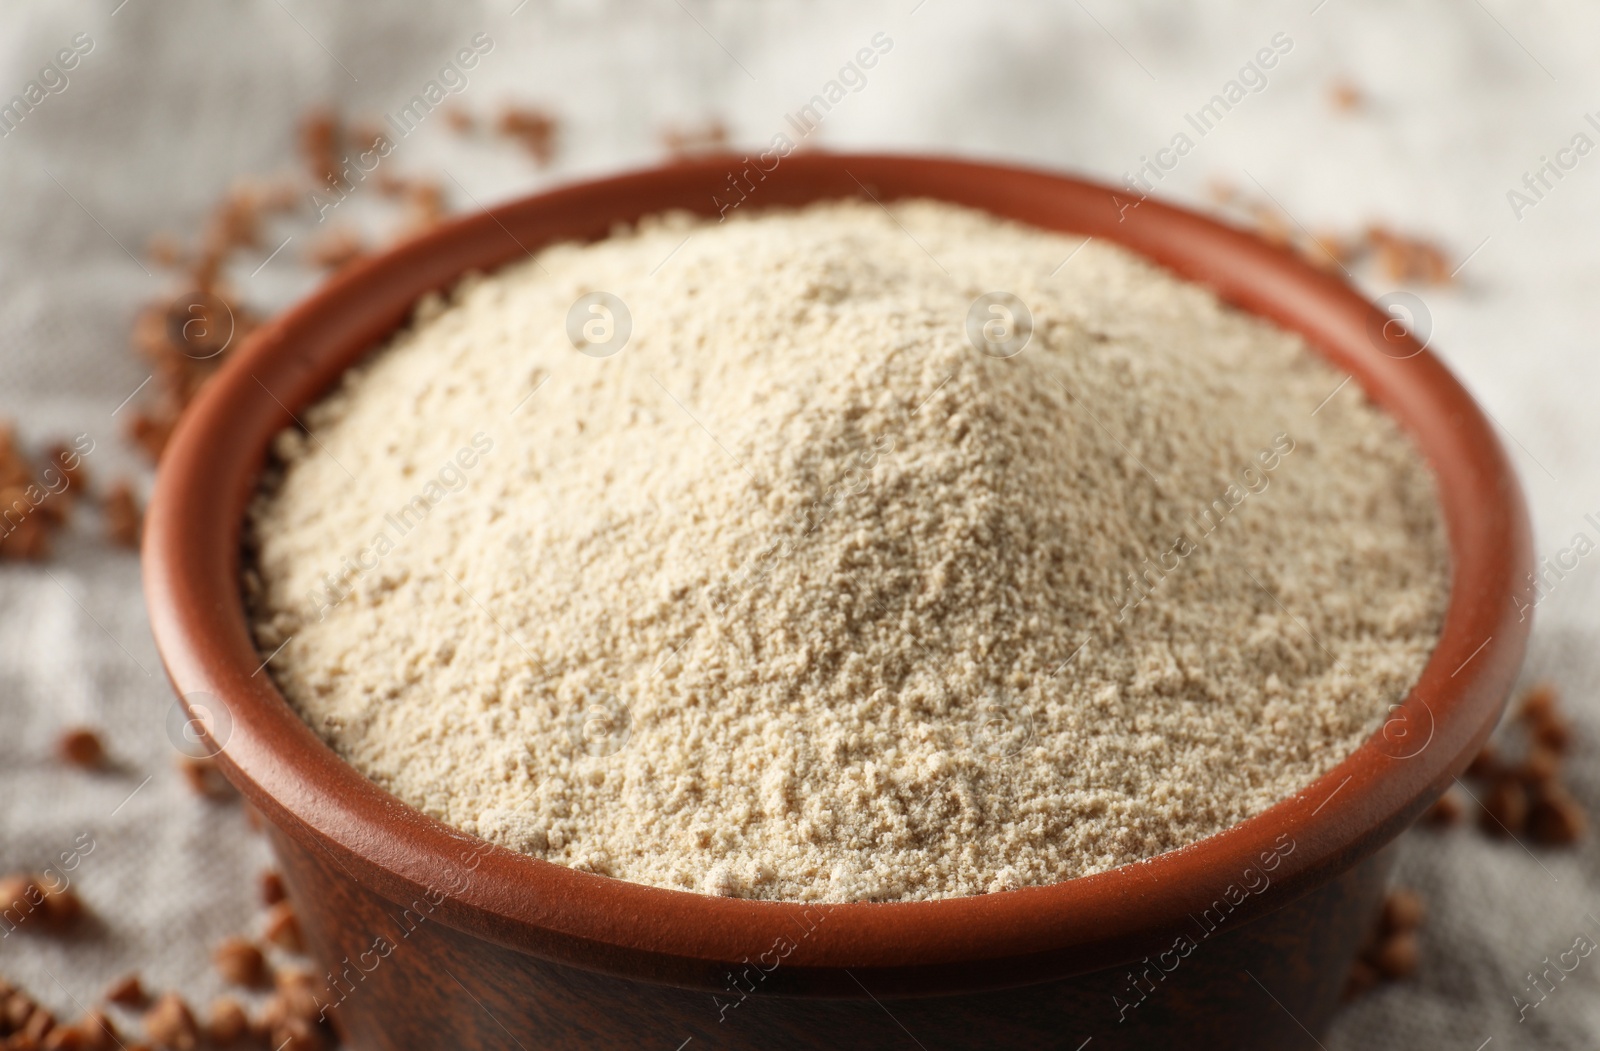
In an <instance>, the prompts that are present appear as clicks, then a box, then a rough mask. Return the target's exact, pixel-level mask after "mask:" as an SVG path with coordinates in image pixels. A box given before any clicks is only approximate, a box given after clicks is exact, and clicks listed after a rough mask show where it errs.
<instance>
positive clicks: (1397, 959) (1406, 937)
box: [1372, 931, 1421, 979]
mask: <svg viewBox="0 0 1600 1051" xmlns="http://www.w3.org/2000/svg"><path fill="white" fill-rule="evenodd" d="M1420 956H1421V950H1420V947H1419V946H1418V944H1417V936H1416V934H1415V932H1413V931H1401V932H1399V933H1396V934H1394V935H1391V936H1390V937H1388V938H1385V939H1384V940H1383V941H1382V942H1380V943H1379V945H1378V948H1377V951H1376V952H1374V953H1373V954H1372V965H1373V966H1374V967H1376V968H1377V969H1378V971H1379V973H1380V974H1382V975H1383V976H1384V977H1385V978H1390V979H1393V978H1405V977H1407V976H1408V975H1410V974H1413V973H1414V972H1415V971H1416V969H1417V961H1418V959H1419V958H1420Z"/></svg>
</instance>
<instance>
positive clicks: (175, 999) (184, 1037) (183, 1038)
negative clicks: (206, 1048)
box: [144, 993, 200, 1051]
mask: <svg viewBox="0 0 1600 1051" xmlns="http://www.w3.org/2000/svg"><path fill="white" fill-rule="evenodd" d="M144 1031H145V1035H146V1036H148V1037H150V1039H152V1040H154V1041H155V1042H156V1043H158V1044H161V1045H162V1046H164V1047H168V1048H171V1049H172V1051H194V1049H195V1048H196V1047H198V1046H199V1044H200V1027H199V1026H197V1025H196V1024H195V1020H194V1015H193V1014H191V1013H190V1011H189V1005H188V1004H186V1003H184V1002H183V997H181V996H179V995H178V994H177V993H162V994H161V995H160V996H159V997H157V998H156V1002H155V1003H154V1004H152V1005H151V1007H150V1009H149V1010H148V1011H146V1012H145V1013H144Z"/></svg>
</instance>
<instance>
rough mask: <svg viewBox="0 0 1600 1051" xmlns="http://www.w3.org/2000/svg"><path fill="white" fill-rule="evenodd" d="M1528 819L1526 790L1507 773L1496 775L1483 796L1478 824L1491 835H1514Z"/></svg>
mask: <svg viewBox="0 0 1600 1051" xmlns="http://www.w3.org/2000/svg"><path fill="white" fill-rule="evenodd" d="M1527 820H1528V790H1527V789H1526V788H1524V787H1523V786H1522V782H1520V781H1518V780H1517V779H1516V778H1515V777H1511V776H1509V775H1501V776H1499V777H1497V778H1496V779H1495V781H1494V784H1493V785H1491V786H1490V788H1489V791H1488V792H1487V793H1485V795H1484V797H1483V813H1482V814H1481V815H1480V816H1479V819H1478V824H1479V826H1480V827H1482V828H1483V830H1484V831H1485V832H1487V833H1489V834H1490V835H1492V836H1515V835H1516V834H1517V833H1519V832H1521V831H1522V828H1523V825H1524V824H1525V823H1526V822H1527Z"/></svg>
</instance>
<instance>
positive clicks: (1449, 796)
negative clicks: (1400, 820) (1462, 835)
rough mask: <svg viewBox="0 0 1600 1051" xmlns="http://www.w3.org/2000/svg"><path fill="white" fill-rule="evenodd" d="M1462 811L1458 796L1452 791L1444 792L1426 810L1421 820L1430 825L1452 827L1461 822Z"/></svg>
mask: <svg viewBox="0 0 1600 1051" xmlns="http://www.w3.org/2000/svg"><path fill="white" fill-rule="evenodd" d="M1464 809H1465V808H1464V807H1463V806H1462V805H1461V798H1460V797H1459V796H1457V795H1456V794H1455V793H1454V792H1453V791H1452V792H1446V793H1445V794H1444V795H1442V796H1440V797H1439V798H1438V799H1437V800H1435V801H1434V804H1433V806H1431V807H1429V808H1428V811H1427V813H1426V814H1424V815H1423V820H1424V821H1426V822H1428V823H1429V824H1430V825H1444V826H1448V825H1454V824H1456V823H1457V822H1459V821H1460V820H1461V816H1462V813H1463V812H1464Z"/></svg>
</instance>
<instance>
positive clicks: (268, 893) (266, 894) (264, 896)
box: [261, 869, 288, 905]
mask: <svg viewBox="0 0 1600 1051" xmlns="http://www.w3.org/2000/svg"><path fill="white" fill-rule="evenodd" d="M286 897H288V893H287V892H286V891H285V890H284V889H283V877H282V876H281V875H279V874H278V873H277V872H274V871H272V870H271V869H268V870H267V871H266V872H263V873H262V874H261V903H262V904H263V905H276V904H278V902H280V901H282V900H283V899H284V898H286Z"/></svg>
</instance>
